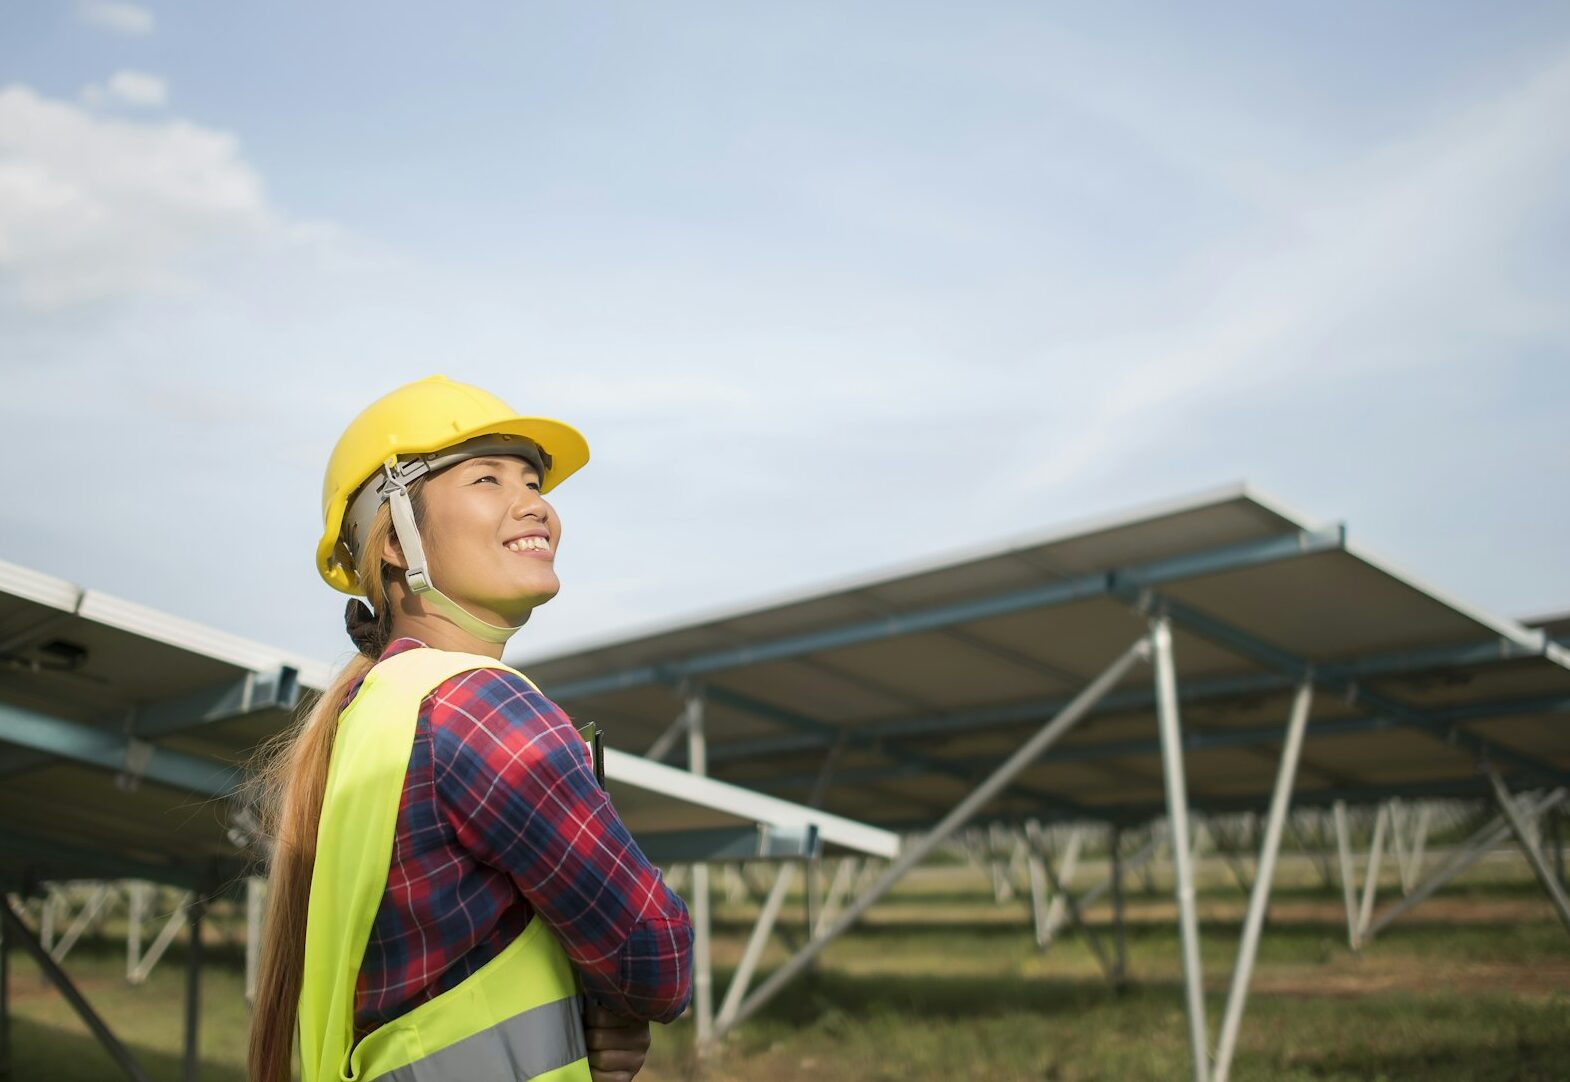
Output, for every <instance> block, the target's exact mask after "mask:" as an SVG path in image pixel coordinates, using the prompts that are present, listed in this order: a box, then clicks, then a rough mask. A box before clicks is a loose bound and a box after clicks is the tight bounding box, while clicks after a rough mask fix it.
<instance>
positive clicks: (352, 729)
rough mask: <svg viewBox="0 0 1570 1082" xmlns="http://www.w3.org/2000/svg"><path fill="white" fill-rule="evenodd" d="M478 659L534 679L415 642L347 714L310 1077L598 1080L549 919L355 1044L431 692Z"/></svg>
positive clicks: (309, 983)
mask: <svg viewBox="0 0 1570 1082" xmlns="http://www.w3.org/2000/svg"><path fill="white" fill-rule="evenodd" d="M471 669H503V670H506V671H507V672H512V673H517V675H518V676H520V677H522V678H523V679H524V680H526V681H527V680H528V677H525V676H523V674H522V673H519V672H518V670H516V669H513V668H511V667H510V666H508V665H503V664H502V663H501V662H499V661H495V660H493V659H492V658H488V657H484V656H482V655H479V654H463V653H457V652H454V651H449V650H435V649H429V648H426V649H417V650H409V651H406V652H404V653H401V654H396V655H394V656H393V657H390V658H388V659H386V660H385V661H381V662H378V663H377V664H376V666H375V667H374V668H372V669H371V671H370V673H369V674H368V675H367V676H366V678H365V682H364V683H363V684H361V686H360V690H359V691H358V692H357V693H356V694H355V697H354V700H353V701H352V702H351V703H350V704H349V705H348V706H347V707H345V708H344V711H343V713H342V714H341V715H340V716H339V718H338V733H337V736H336V737H335V738H334V742H333V750H332V761H331V764H330V766H329V768H328V773H327V792H326V795H325V797H324V800H323V804H322V819H321V827H320V829H319V830H318V831H317V838H316V866H315V871H314V873H313V874H312V877H311V899H310V908H309V911H308V914H307V918H306V929H305V973H304V981H303V983H302V985H301V989H300V1012H299V1018H300V1062H301V1065H302V1067H303V1079H304V1082H370V1080H371V1079H386V1080H387V1082H450V1080H456V1079H462V1080H464V1082H522V1080H524V1079H529V1080H533V1082H589V1063H588V1060H587V1058H586V1050H585V1047H584V1037H583V1012H582V1003H581V1001H580V999H579V997H578V994H577V983H576V978H575V974H574V973H573V969H572V965H571V963H570V961H569V960H568V958H567V955H566V952H565V951H563V950H562V948H561V944H559V943H558V942H557V941H556V937H555V936H554V935H553V934H552V932H551V930H550V928H549V927H548V926H547V925H546V924H545V921H544V920H542V919H541V918H540V917H539V916H536V917H534V919H532V920H530V921H529V924H528V926H527V927H526V928H525V929H524V931H523V934H522V935H520V936H518V938H516V939H514V940H513V941H512V942H511V943H509V944H508V945H507V946H506V947H504V948H503V949H502V951H501V953H500V954H498V955H497V956H496V957H495V958H492V959H491V960H490V961H489V962H487V963H486V964H485V965H483V966H481V967H480V968H479V969H478V970H476V971H475V972H474V973H472V974H470V975H469V976H468V977H467V978H465V979H464V980H463V981H462V982H461V983H460V984H458V985H457V986H455V987H453V988H449V989H448V990H447V991H445V992H443V993H441V994H440V995H438V996H436V997H435V998H434V999H430V1000H427V1001H426V1002H424V1003H422V1004H420V1005H419V1006H418V1007H415V1008H414V1009H413V1010H411V1011H409V1012H408V1013H407V1014H404V1015H402V1016H401V1017H399V1018H395V1019H393V1020H392V1021H391V1022H388V1023H387V1024H385V1025H383V1026H379V1027H378V1028H376V1029H374V1030H372V1031H371V1032H370V1033H368V1034H366V1035H365V1037H364V1038H362V1039H361V1040H360V1041H359V1042H358V1043H356V1042H355V1040H354V986H355V981H356V979H357V978H358V976H359V972H360V963H361V961H362V959H363V958H364V957H365V945H366V943H367V941H368V940H369V939H370V934H371V923H372V921H373V920H374V919H375V917H376V910H377V907H378V906H379V905H380V904H381V900H382V894H383V892H384V891H385V890H386V887H387V871H388V867H389V865H390V863H391V860H392V847H393V834H394V830H395V828H396V826H397V819H398V803H399V800H400V798H401V796H402V794H403V782H404V774H405V773H406V771H407V768H408V765H409V754H410V751H411V750H412V747H413V744H414V730H415V722H416V719H417V718H418V716H419V712H420V702H421V700H423V699H424V698H425V696H426V695H427V694H428V693H430V692H431V691H432V690H434V689H435V688H436V687H437V686H438V685H439V684H441V683H442V681H444V680H446V679H448V678H449V677H452V676H456V675H458V674H459V673H462V672H468V671H469V670H471ZM530 686H531V687H533V686H534V685H533V684H532V683H531V684H530Z"/></svg>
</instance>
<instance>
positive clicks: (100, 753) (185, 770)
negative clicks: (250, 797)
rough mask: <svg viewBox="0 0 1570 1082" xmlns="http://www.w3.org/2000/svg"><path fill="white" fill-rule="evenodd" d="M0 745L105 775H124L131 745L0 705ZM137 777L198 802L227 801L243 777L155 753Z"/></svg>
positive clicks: (222, 766) (178, 755) (205, 762)
mask: <svg viewBox="0 0 1570 1082" xmlns="http://www.w3.org/2000/svg"><path fill="white" fill-rule="evenodd" d="M0 741H4V742H6V743H10V744H17V745H20V746H21V747H24V748H28V749H31V750H33V751H40V752H44V753H46V754H47V755H50V756H55V757H58V758H61V759H69V760H71V761H73V762H78V763H86V764H88V765H91V766H97V767H102V768H104V769H107V770H115V771H119V770H123V769H124V768H125V766H126V760H127V756H128V755H129V754H131V751H132V744H131V741H129V740H127V739H126V737H124V736H122V735H119V734H117V733H112V732H106V731H104V730H103V729H99V728H96V727H95V726H92V725H85V724H83V723H81V722H77V721H66V720H65V719H63V718H55V717H50V716H49V715H47V714H40V713H37V712H35V711H32V710H24V709H22V708H21V707H17V706H10V705H7V704H4V703H0ZM140 773H141V775H142V776H143V777H146V778H150V779H151V780H153V781H156V782H160V783H161V784H164V785H169V786H172V787H174V788H176V789H183V790H185V791H187V792H191V793H197V794H199V795H202V796H228V795H229V794H230V793H232V792H234V790H235V788H236V787H237V786H238V784H239V782H240V781H241V779H242V776H243V775H242V772H241V771H239V770H237V769H235V768H234V767H232V766H230V765H229V764H227V763H219V762H214V761H213V760H211V759H202V758H199V757H197V756H195V755H186V754H184V753H183V752H178V751H170V750H168V749H165V748H156V749H154V750H153V752H152V755H151V757H150V758H149V759H148V760H147V762H146V764H145V766H143V768H142V770H141V771H140Z"/></svg>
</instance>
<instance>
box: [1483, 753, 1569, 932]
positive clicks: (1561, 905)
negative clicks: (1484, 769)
mask: <svg viewBox="0 0 1570 1082" xmlns="http://www.w3.org/2000/svg"><path fill="white" fill-rule="evenodd" d="M1488 781H1489V784H1490V785H1492V786H1493V788H1494V799H1495V800H1497V801H1498V802H1499V810H1500V812H1501V813H1503V815H1504V817H1505V822H1506V823H1509V824H1510V833H1512V834H1514V835H1515V840H1516V844H1517V845H1519V846H1520V847H1521V851H1522V852H1523V853H1525V854H1526V859H1527V863H1529V864H1530V865H1531V866H1532V872H1533V873H1534V874H1535V875H1536V876H1537V881H1538V882H1539V883H1541V884H1542V885H1543V890H1544V892H1546V893H1547V895H1548V900H1549V901H1551V902H1553V903H1554V910H1555V912H1557V913H1558V914H1559V919H1560V920H1561V921H1562V922H1563V923H1564V926H1565V930H1566V931H1570V897H1567V896H1566V894H1565V888H1564V884H1563V883H1561V882H1559V877H1558V876H1557V875H1555V874H1554V869H1553V868H1551V867H1549V864H1548V861H1547V859H1546V858H1544V856H1543V850H1542V847H1541V846H1540V845H1538V840H1537V837H1536V832H1535V831H1533V829H1532V825H1531V824H1530V823H1528V822H1527V820H1526V818H1525V817H1524V816H1523V815H1522V814H1521V809H1520V808H1519V807H1517V805H1516V801H1515V800H1514V799H1513V798H1512V797H1511V796H1510V790H1508V789H1506V788H1505V783H1504V779H1502V778H1500V776H1499V772H1498V771H1497V770H1494V769H1492V768H1490V769H1489V771H1488Z"/></svg>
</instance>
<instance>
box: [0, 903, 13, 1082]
mask: <svg viewBox="0 0 1570 1082" xmlns="http://www.w3.org/2000/svg"><path fill="white" fill-rule="evenodd" d="M7 904H9V903H7ZM10 1077H11V930H10V929H9V928H7V927H6V926H5V924H4V922H0V1078H10Z"/></svg>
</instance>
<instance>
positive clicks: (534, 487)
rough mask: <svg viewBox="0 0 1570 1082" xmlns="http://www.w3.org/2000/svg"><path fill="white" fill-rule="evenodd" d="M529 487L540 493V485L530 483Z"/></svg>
mask: <svg viewBox="0 0 1570 1082" xmlns="http://www.w3.org/2000/svg"><path fill="white" fill-rule="evenodd" d="M529 487H530V488H532V489H534V491H536V492H538V491H540V483H539V482H538V481H530V482H529Z"/></svg>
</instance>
